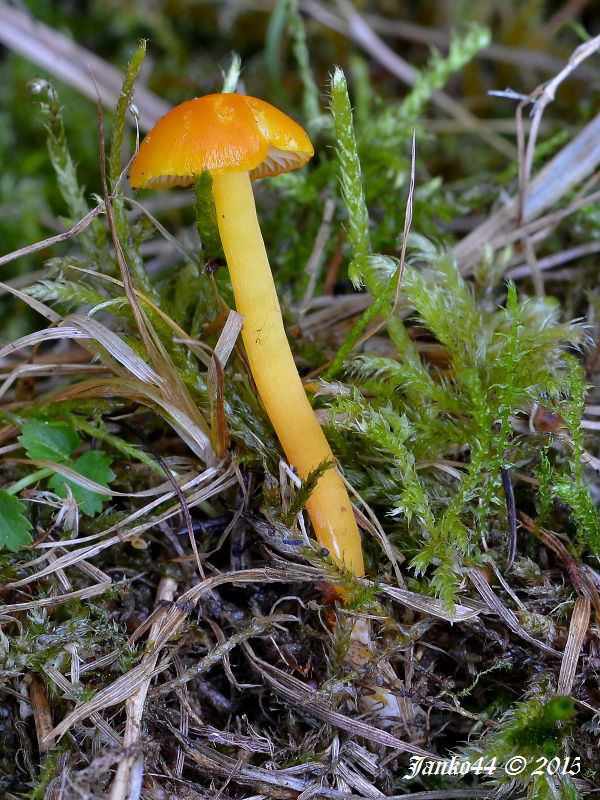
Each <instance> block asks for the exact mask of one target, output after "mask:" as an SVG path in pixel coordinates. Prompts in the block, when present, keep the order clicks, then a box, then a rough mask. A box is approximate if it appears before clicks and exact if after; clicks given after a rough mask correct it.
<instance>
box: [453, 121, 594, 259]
mask: <svg viewBox="0 0 600 800" xmlns="http://www.w3.org/2000/svg"><path fill="white" fill-rule="evenodd" d="M599 164H600V114H598V115H596V116H595V117H594V118H593V119H592V120H591V122H589V123H588V124H587V125H586V126H585V128H584V129H583V130H582V131H581V132H580V133H579V134H578V135H577V136H576V137H575V138H573V139H571V141H570V142H569V143H568V144H566V145H565V146H564V147H563V148H562V150H560V151H559V152H558V153H557V154H556V155H555V156H554V158H553V159H552V160H551V161H550V162H549V163H548V164H547V165H546V166H545V167H544V168H543V169H542V170H541V171H540V172H539V173H538V174H537V175H536V176H535V178H533V180H532V181H531V183H530V184H529V189H528V192H527V197H526V199H525V204H524V207H523V215H522V216H523V220H525V221H528V220H534V219H536V217H538V216H539V214H541V213H542V211H545V210H546V209H548V208H551V207H552V206H553V205H555V204H556V203H558V202H559V201H560V200H561V199H562V198H563V197H565V196H566V195H568V193H569V192H570V191H571V190H572V189H573V188H574V187H575V186H577V185H578V184H580V183H581V182H582V181H583V180H584V179H585V178H587V177H588V176H589V175H591V174H592V173H593V172H594V171H595V170H596V169H597V167H598V165H599ZM590 202H593V200H591V201H590ZM518 218H519V196H518V195H516V196H514V197H512V198H511V199H510V200H509V201H508V202H507V203H506V204H505V205H504V206H503V207H502V208H501V209H500V210H499V211H496V212H495V213H494V214H492V216H490V217H489V218H488V219H487V220H485V222H483V223H482V224H481V225H478V226H477V228H475V229H474V230H473V231H471V233H470V234H469V235H468V236H465V238H464V239H462V240H461V241H460V242H459V243H458V244H457V245H456V246H455V247H454V249H453V251H452V253H453V256H454V258H455V259H456V261H457V263H458V264H459V266H460V270H461V272H462V273H463V274H465V275H466V274H470V273H471V271H472V269H473V266H474V265H475V263H476V262H477V260H478V259H479V258H480V257H481V256H482V254H483V252H484V249H485V248H486V246H488V245H490V244H491V246H492V248H494V249H496V248H498V247H501V246H503V245H504V244H505V243H506V237H505V235H504V234H503V232H504V231H507V230H511V229H512V228H513V227H514V225H515V223H516V222H518ZM516 238H520V236H517V237H516Z"/></svg>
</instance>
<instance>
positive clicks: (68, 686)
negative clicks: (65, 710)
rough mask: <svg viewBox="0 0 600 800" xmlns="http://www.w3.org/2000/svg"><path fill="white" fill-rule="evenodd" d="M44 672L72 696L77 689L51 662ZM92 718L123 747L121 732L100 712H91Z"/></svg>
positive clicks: (95, 723)
mask: <svg viewBox="0 0 600 800" xmlns="http://www.w3.org/2000/svg"><path fill="white" fill-rule="evenodd" d="M118 656H119V654H118V652H117V653H116V654H115V658H118ZM44 672H45V673H46V675H47V676H48V677H49V678H50V680H51V681H54V683H55V684H56V685H57V686H58V688H59V689H60V690H61V692H63V693H64V694H67V695H69V696H70V697H72V696H73V695H74V693H75V692H76V691H77V690H76V687H75V686H74V685H73V684H72V683H71V682H70V681H68V680H67V678H65V676H64V675H63V674H62V673H61V672H59V671H58V670H57V669H56V668H55V667H53V666H52V665H51V664H45V665H44ZM90 720H91V722H93V724H94V725H95V726H96V727H97V728H98V729H99V730H101V731H102V733H103V734H104V735H105V736H106V737H107V738H108V739H110V740H111V741H112V742H113V744H115V745H116V746H117V747H123V737H122V736H119V734H118V733H117V732H116V731H115V730H114V729H113V728H111V726H110V725H109V724H108V722H106V720H105V719H104V718H103V717H102V716H101V715H100V714H90Z"/></svg>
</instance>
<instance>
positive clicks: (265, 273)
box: [212, 172, 364, 576]
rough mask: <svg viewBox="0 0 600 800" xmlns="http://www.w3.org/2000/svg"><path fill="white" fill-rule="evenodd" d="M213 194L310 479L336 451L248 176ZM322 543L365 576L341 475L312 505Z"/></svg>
mask: <svg viewBox="0 0 600 800" xmlns="http://www.w3.org/2000/svg"><path fill="white" fill-rule="evenodd" d="M212 180H213V195H214V199H215V206H216V213H217V221H218V225H219V232H220V234H221V242H222V244H223V250H224V251H225V258H226V259H227V265H228V267H229V274H230V276H231V283H232V286H233V291H234V294H235V303H236V307H237V310H238V312H239V313H240V314H242V315H243V317H244V326H243V328H242V337H243V340H244V345H245V347H246V352H247V354H248V360H249V362H250V369H251V371H252V376H253V378H254V381H255V383H256V386H257V388H258V391H259V394H260V397H261V399H262V402H263V404H264V406H265V409H266V411H267V414H268V415H269V419H270V420H271V424H272V425H273V428H274V429H275V432H276V433H277V436H278V438H279V441H280V442H281V445H282V447H283V450H284V452H285V455H286V457H287V459H288V461H289V462H290V464H292V465H293V466H294V467H296V469H297V470H298V474H299V475H300V477H301V478H304V479H306V477H307V476H308V474H309V473H310V471H311V470H313V469H315V467H317V466H318V465H319V464H320V463H321V462H323V461H325V460H331V461H333V454H332V452H331V448H330V447H329V444H328V442H327V439H326V438H325V435H324V433H323V431H322V430H321V426H320V425H319V422H318V420H317V418H316V416H315V413H314V411H313V409H312V407H311V405H310V403H309V401H308V398H307V396H306V392H305V390H304V386H303V385H302V382H301V380H300V376H299V375H298V370H297V369H296V365H295V363H294V358H293V356H292V352H291V350H290V345H289V342H288V339H287V336H286V333H285V329H284V327H283V320H282V318H281V309H280V306H279V300H278V298H277V292H276V290H275V283H274V281H273V276H272V274H271V268H270V266H269V260H268V258H267V252H266V250H265V245H264V241H263V238H262V234H261V231H260V226H259V224H258V219H257V216H256V206H255V204H254V194H253V192H252V185H251V183H250V176H249V174H248V172H225V173H221V174H213V176H212ZM306 508H307V510H308V513H309V516H310V519H311V522H312V525H313V528H314V530H315V534H316V536H317V540H318V541H319V544H321V545H322V546H323V547H326V548H327V550H329V552H330V554H331V557H332V558H333V559H334V561H336V562H337V563H338V564H340V565H343V566H344V567H346V568H347V569H349V570H351V571H352V573H353V574H354V575H357V576H361V575H364V563H363V554H362V547H361V541H360V534H359V532H358V528H357V525H356V521H355V519H354V514H353V512H352V505H351V503H350V498H349V497H348V492H347V491H346V487H345V486H344V483H343V481H342V478H341V476H340V475H339V473H338V472H337V470H336V469H335V468H331V469H329V470H327V472H325V473H324V474H323V475H322V476H321V477H320V478H319V481H318V483H317V485H316V487H315V489H314V491H313V492H312V494H311V496H310V498H309V500H308V503H307V504H306Z"/></svg>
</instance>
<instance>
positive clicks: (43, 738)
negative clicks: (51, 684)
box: [25, 674, 56, 756]
mask: <svg viewBox="0 0 600 800" xmlns="http://www.w3.org/2000/svg"><path fill="white" fill-rule="evenodd" d="M25 684H26V686H27V690H28V692H29V701H30V703H31V710H32V712H33V721H34V723H35V733H36V736H37V741H38V747H39V750H40V755H41V756H44V755H46V753H47V752H48V751H49V750H52V748H53V747H54V744H55V741H56V739H55V737H54V736H52V735H51V733H50V732H51V731H52V728H53V727H54V725H53V723H52V711H51V710H50V703H49V702H48V695H47V694H46V690H45V689H44V686H43V685H42V683H41V682H40V681H39V680H38V679H37V678H36V677H35V676H34V675H31V674H29V675H28V676H26V681H25Z"/></svg>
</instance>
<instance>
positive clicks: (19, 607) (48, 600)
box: [0, 558, 112, 614]
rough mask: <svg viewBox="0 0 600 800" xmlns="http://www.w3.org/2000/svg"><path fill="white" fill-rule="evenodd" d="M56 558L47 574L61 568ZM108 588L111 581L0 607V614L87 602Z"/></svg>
mask: <svg viewBox="0 0 600 800" xmlns="http://www.w3.org/2000/svg"><path fill="white" fill-rule="evenodd" d="M60 560H61V559H59V558H57V559H56V561H55V562H54V564H51V565H50V567H49V568H48V572H56V571H57V570H58V569H60V568H61V565H60V564H59V561H60ZM110 586H112V581H110V582H108V583H99V584H96V585H95V586H87V587H86V588H85V589H77V591H75V592H67V593H66V594H59V595H56V596H55V597H42V598H41V599H39V600H30V601H28V602H27V603H12V604H9V605H5V606H0V614H12V613H13V612H15V611H30V610H31V609H33V608H53V607H54V606H58V605H60V604H61V603H68V602H69V601H71V600H88V599H89V598H90V597H96V596H97V595H100V594H104V592H106V591H107V590H108V589H109V588H110Z"/></svg>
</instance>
